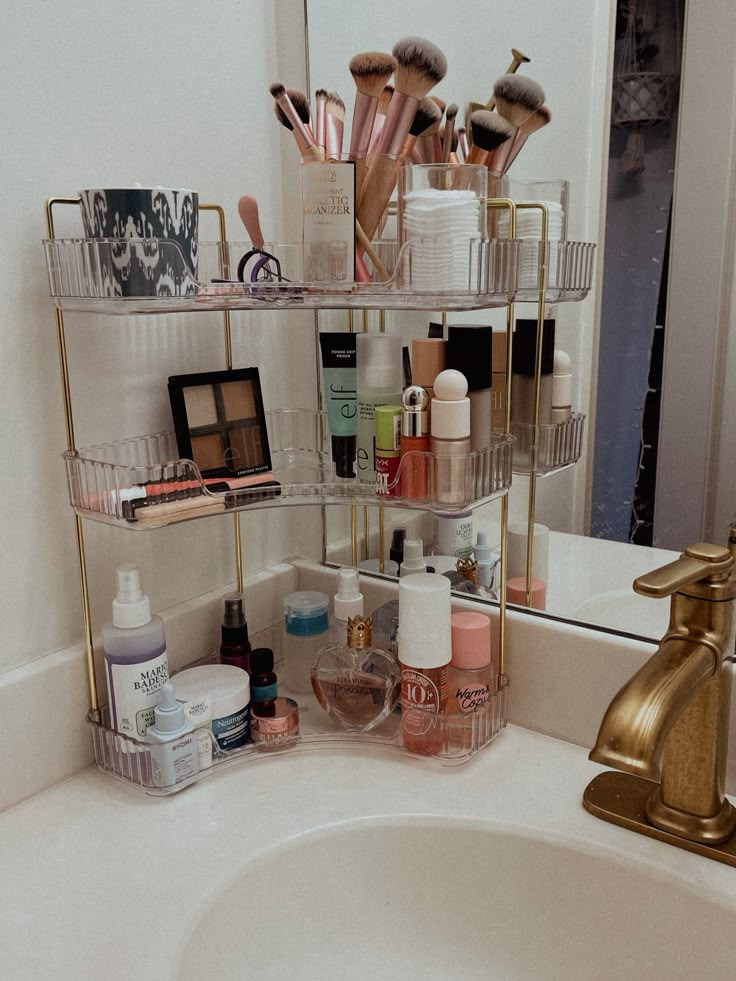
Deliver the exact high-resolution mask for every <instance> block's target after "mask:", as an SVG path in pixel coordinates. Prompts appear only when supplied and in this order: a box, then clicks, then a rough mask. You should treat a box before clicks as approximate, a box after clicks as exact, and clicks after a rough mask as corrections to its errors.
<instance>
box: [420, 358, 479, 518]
mask: <svg viewBox="0 0 736 981" xmlns="http://www.w3.org/2000/svg"><path fill="white" fill-rule="evenodd" d="M434 391H435V397H434V398H433V399H432V412H431V421H430V427H431V440H430V447H431V450H432V453H434V455H435V460H434V461H433V462H434V487H433V494H432V497H433V499H434V501H435V502H436V503H437V504H438V505H439V506H440V507H442V506H443V505H445V506H446V505H453V504H462V503H463V502H464V501H465V500H466V499H467V498H468V497H469V496H472V495H469V494H468V493H467V491H466V477H467V470H468V452H469V450H470V399H469V398H467V391H468V383H467V381H466V379H465V376H464V375H463V374H461V373H460V372H459V371H454V370H453V369H451V368H448V369H446V370H445V371H443V372H441V373H440V374H439V375H437V377H436V378H435V386H434Z"/></svg>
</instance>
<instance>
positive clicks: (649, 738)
mask: <svg viewBox="0 0 736 981" xmlns="http://www.w3.org/2000/svg"><path fill="white" fill-rule="evenodd" d="M719 666H720V665H719V659H718V656H717V654H716V652H715V651H714V649H713V648H712V647H711V646H710V645H708V644H693V642H692V641H689V640H684V639H681V638H670V639H667V638H665V640H664V641H663V642H662V644H661V646H660V648H659V650H658V651H657V653H656V654H655V655H654V656H653V657H651V658H650V659H649V660H648V661H647V663H646V664H645V665H644V666H643V667H642V668H640V670H639V671H637V673H636V674H635V675H634V676H633V677H632V678H631V679H630V681H628V682H627V684H626V685H624V687H623V688H622V689H621V690H620V691H619V693H618V694H617V695H616V696H615V697H614V699H613V701H612V702H611V704H610V705H609V707H608V710H607V711H606V714H605V715H604V717H603V721H602V722H601V726H600V731H599V732H598V738H597V740H596V744H595V746H594V747H593V749H592V751H591V753H590V759H591V760H594V761H595V762H596V763H603V764H604V765H605V766H611V767H613V768H614V769H616V770H623V771H625V772H627V773H634V774H636V775H637V776H640V777H644V778H646V779H647V780H659V779H660V769H661V760H662V750H663V747H664V742H665V739H666V737H667V734H668V733H669V731H670V729H671V728H672V726H673V724H674V723H675V721H676V720H677V719H678V718H679V717H680V716H681V715H682V712H683V711H684V709H685V707H686V705H687V704H688V702H690V701H691V699H692V698H693V695H694V694H695V692H696V691H697V689H698V688H700V687H701V686H702V685H704V684H705V683H706V682H707V681H708V679H709V678H712V677H713V675H714V674H715V673H716V672H717V671H718V669H719Z"/></svg>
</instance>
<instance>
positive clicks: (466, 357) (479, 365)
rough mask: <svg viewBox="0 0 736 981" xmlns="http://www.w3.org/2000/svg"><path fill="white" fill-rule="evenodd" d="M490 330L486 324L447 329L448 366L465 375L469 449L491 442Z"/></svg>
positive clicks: (477, 448) (491, 380)
mask: <svg viewBox="0 0 736 981" xmlns="http://www.w3.org/2000/svg"><path fill="white" fill-rule="evenodd" d="M492 354H493V330H492V329H491V327H490V326H487V325H485V324H451V325H450V327H449V328H448V331H447V367H448V368H455V369H456V370H457V371H459V372H461V373H462V374H463V375H465V378H466V379H467V382H468V398H469V399H470V449H471V452H476V451H478V450H485V449H487V448H488V447H489V446H490V445H491V426H492V406H493V395H492V392H491V387H492V384H493V366H492Z"/></svg>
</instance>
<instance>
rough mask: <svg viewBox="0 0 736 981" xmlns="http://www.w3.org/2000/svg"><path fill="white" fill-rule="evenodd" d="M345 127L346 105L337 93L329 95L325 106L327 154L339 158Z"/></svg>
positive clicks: (329, 93)
mask: <svg viewBox="0 0 736 981" xmlns="http://www.w3.org/2000/svg"><path fill="white" fill-rule="evenodd" d="M344 127H345V103H344V102H343V101H342V99H341V98H340V96H339V95H338V94H337V92H328V93H327V103H326V105H325V154H326V156H328V157H331V158H333V159H334V158H335V157H339V156H340V155H341V153H342V135H343V130H344Z"/></svg>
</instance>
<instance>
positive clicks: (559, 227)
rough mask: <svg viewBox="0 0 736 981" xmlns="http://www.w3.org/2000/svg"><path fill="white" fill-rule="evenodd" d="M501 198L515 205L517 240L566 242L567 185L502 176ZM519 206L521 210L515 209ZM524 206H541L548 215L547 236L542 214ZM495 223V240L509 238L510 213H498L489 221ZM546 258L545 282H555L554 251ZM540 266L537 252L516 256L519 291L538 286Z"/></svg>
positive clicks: (538, 210) (523, 252) (537, 208)
mask: <svg viewBox="0 0 736 981" xmlns="http://www.w3.org/2000/svg"><path fill="white" fill-rule="evenodd" d="M498 191H499V192H502V193H501V196H502V197H507V198H510V199H511V200H512V201H514V202H515V203H516V205H517V210H516V235H515V238H517V239H524V240H531V241H536V242H539V241H542V240H545V241H547V242H564V241H566V240H567V212H568V198H569V194H570V183H569V181H565V180H557V179H554V180H552V179H550V180H544V179H538V180H537V179H532V180H516V179H514V178H513V177H504V178H503V179H502V180H501V182H500V184H499V187H498ZM519 205H521V206H522V207H518V206H519ZM523 205H544V207H545V209H546V215H547V229H546V232H547V234H546V235H545V234H544V227H543V223H544V211H543V210H542V209H541V208H539V207H528V208H526V207H523ZM491 220H492V221H493V222H494V223H495V231H496V235H495V237H496V238H510V237H511V226H510V218H509V214H508V212H506V211H503V210H499V211H497V212H496V213H495V214H494V215H493V216H492V219H491ZM548 251H549V255H548V256H547V263H548V272H547V282H548V283H551V282H556V281H557V272H558V270H557V258H558V256H557V250H556V249H555V248H551V249H549V250H548ZM539 280H540V264H539V256H538V253H537V251H536V250H525V251H522V253H521V255H520V257H519V276H518V286H519V288H520V289H538V288H539V286H540V282H539Z"/></svg>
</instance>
